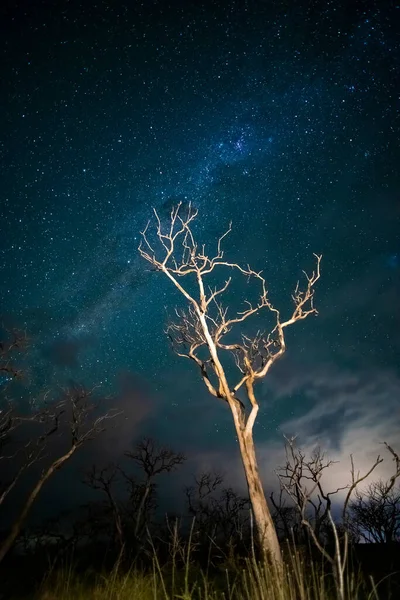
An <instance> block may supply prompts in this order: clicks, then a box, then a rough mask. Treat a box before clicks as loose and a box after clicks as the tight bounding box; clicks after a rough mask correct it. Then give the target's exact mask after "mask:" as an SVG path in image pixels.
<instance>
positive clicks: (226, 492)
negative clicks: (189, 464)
mask: <svg viewBox="0 0 400 600" xmlns="http://www.w3.org/2000/svg"><path fill="white" fill-rule="evenodd" d="M222 484H223V477H222V475H220V474H218V473H214V474H212V473H209V472H205V473H202V474H201V475H199V476H197V477H195V478H194V485H191V486H188V487H186V489H185V494H186V501H187V508H188V511H189V515H191V516H192V517H194V518H195V524H194V529H195V532H196V534H197V536H198V537H200V538H201V542H203V543H201V544H200V545H201V546H203V547H204V546H205V544H204V542H207V541H209V540H212V543H213V544H214V546H216V547H218V549H219V550H221V546H223V547H225V548H226V547H227V546H229V545H231V546H232V547H233V546H234V545H237V543H238V542H239V541H240V542H242V541H243V539H244V538H245V532H247V531H249V529H250V523H249V512H248V511H249V508H250V501H249V499H248V498H244V497H241V496H240V495H239V494H238V493H236V492H235V491H234V490H233V488H231V487H222ZM217 544H218V546H217Z"/></svg>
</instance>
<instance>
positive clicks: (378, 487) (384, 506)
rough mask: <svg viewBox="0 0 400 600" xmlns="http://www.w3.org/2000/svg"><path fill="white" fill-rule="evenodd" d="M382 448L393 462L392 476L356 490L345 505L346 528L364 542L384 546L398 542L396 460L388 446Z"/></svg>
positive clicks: (399, 459)
mask: <svg viewBox="0 0 400 600" xmlns="http://www.w3.org/2000/svg"><path fill="white" fill-rule="evenodd" d="M385 446H386V449H387V450H388V452H390V454H391V455H392V458H393V461H394V462H395V470H394V474H393V475H392V476H391V477H390V478H389V479H388V480H387V481H383V480H382V479H379V480H378V481H374V482H373V483H371V484H369V485H368V486H367V488H366V489H365V490H364V491H361V490H356V493H355V499H354V500H353V501H352V502H350V504H349V511H348V517H347V527H348V529H349V531H351V532H352V533H353V534H354V535H356V536H358V537H359V538H361V539H363V540H364V541H366V542H375V543H383V544H387V543H390V542H400V487H399V486H397V487H396V486H395V483H396V481H397V479H398V478H399V477H400V457H399V455H398V454H397V453H396V452H395V451H394V450H393V448H392V447H391V446H389V444H386V443H385Z"/></svg>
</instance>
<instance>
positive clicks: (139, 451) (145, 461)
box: [124, 438, 185, 537]
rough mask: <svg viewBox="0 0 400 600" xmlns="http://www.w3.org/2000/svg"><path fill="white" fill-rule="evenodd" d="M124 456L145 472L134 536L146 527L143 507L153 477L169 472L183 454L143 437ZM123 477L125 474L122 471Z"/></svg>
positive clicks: (181, 459) (178, 463)
mask: <svg viewBox="0 0 400 600" xmlns="http://www.w3.org/2000/svg"><path fill="white" fill-rule="evenodd" d="M125 456H126V457H127V458H130V459H131V460H133V461H134V462H135V463H136V464H137V465H138V466H139V467H140V469H141V470H143V471H144V473H145V481H144V484H143V488H142V489H141V498H140V502H139V505H138V507H137V513H136V518H135V530H134V534H135V536H136V537H138V536H139V534H140V533H141V532H142V531H143V529H144V528H145V527H146V519H145V513H146V511H145V507H146V503H147V502H148V500H149V498H150V494H151V490H152V488H153V486H154V479H155V478H156V477H157V475H160V474H161V473H170V472H171V471H174V470H175V469H177V468H178V467H179V466H180V465H182V464H183V463H184V461H185V456H184V454H182V452H174V451H173V450H172V449H171V448H168V447H167V446H160V445H158V444H156V442H155V441H154V440H153V439H151V438H144V439H143V440H141V441H140V442H138V444H136V446H135V448H134V449H133V450H130V451H128V452H125ZM124 475H125V477H126V478H127V479H129V478H128V477H127V475H126V474H125V473H124Z"/></svg>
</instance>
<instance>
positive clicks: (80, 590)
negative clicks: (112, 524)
mask: <svg viewBox="0 0 400 600" xmlns="http://www.w3.org/2000/svg"><path fill="white" fill-rule="evenodd" d="M178 542H179V541H178V540H175V542H174V541H173V542H172V544H171V546H170V560H168V561H167V563H166V564H164V565H162V564H161V563H160V561H159V559H158V557H157V554H156V553H154V556H153V559H152V564H151V567H150V568H148V569H147V570H141V569H139V568H138V567H136V566H135V565H133V566H132V567H131V568H129V569H126V568H123V567H122V565H121V563H120V562H119V561H118V562H117V564H116V565H115V567H114V569H113V570H112V571H111V573H108V574H96V573H91V572H87V573H86V574H84V575H77V573H76V571H75V570H74V569H73V567H72V564H69V565H65V566H64V567H62V568H59V569H58V570H57V571H53V572H51V573H49V574H48V575H47V576H46V578H45V580H44V581H43V583H42V585H41V586H40V589H39V590H38V592H37V593H36V595H35V596H30V597H34V598H35V600H89V599H91V600H336V598H337V594H336V591H335V588H334V582H333V578H332V576H331V574H329V573H328V572H326V571H325V570H324V566H323V564H322V563H321V562H320V561H318V560H314V561H309V560H306V559H304V558H303V556H302V554H301V553H300V552H299V551H298V550H296V549H293V548H290V547H289V546H288V548H287V551H286V552H285V564H284V569H283V574H282V576H281V577H279V576H278V574H277V572H276V571H275V570H274V569H272V568H271V567H268V566H263V565H260V564H259V563H258V562H257V561H256V560H255V559H254V558H249V559H246V560H245V561H244V562H243V561H242V562H241V564H240V565H239V564H236V565H235V564H232V560H231V561H230V564H229V565H228V566H226V567H225V568H221V569H219V570H217V571H215V570H213V569H211V568H210V567H209V566H207V568H206V569H205V570H204V569H203V570H202V569H200V567H199V566H198V564H197V563H196V561H195V560H194V559H193V556H192V555H193V547H192V545H191V543H190V540H189V542H188V543H187V544H186V545H180V543H178ZM174 544H175V545H174ZM379 587H380V586H379V585H376V584H374V582H373V581H372V580H370V579H369V578H363V576H362V575H361V573H351V572H349V573H348V575H347V578H346V595H345V598H346V600H382V599H383V600H389V599H390V598H391V597H392V598H393V599H394V598H395V597H396V595H393V596H390V594H388V591H387V589H385V592H384V593H383V595H382V596H380V595H379V593H380V591H379Z"/></svg>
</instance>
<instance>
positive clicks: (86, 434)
mask: <svg viewBox="0 0 400 600" xmlns="http://www.w3.org/2000/svg"><path fill="white" fill-rule="evenodd" d="M92 396H93V391H89V390H86V389H85V388H78V387H75V388H70V389H67V390H65V391H64V393H63V398H62V400H60V401H59V402H56V403H55V404H54V405H53V406H52V405H49V406H48V407H47V408H46V409H45V410H42V411H41V412H40V413H39V414H38V415H35V421H36V422H39V423H41V424H43V426H44V433H43V434H41V435H40V436H39V437H38V438H36V439H35V440H34V441H28V442H27V444H26V445H25V446H24V450H25V451H26V452H27V453H28V456H27V458H26V460H25V461H23V467H22V468H20V469H19V470H18V472H17V475H16V476H14V478H13V479H12V481H11V482H10V483H8V485H7V486H6V488H5V490H3V495H2V497H3V500H4V497H5V496H4V494H5V493H6V494H8V493H10V491H11V490H12V489H13V488H14V487H15V485H16V483H17V481H18V479H19V478H20V476H21V474H22V472H23V471H24V470H26V468H28V467H29V466H31V465H32V464H33V463H34V462H37V461H38V460H39V459H41V458H42V457H44V454H45V451H47V450H49V448H48V444H47V442H48V440H49V438H50V437H52V436H53V435H55V434H56V433H59V434H60V435H62V434H64V439H65V438H67V436H68V438H69V443H68V447H67V448H66V449H65V451H64V452H63V453H62V454H61V456H59V457H58V458H56V459H54V460H52V461H51V463H50V465H48V466H47V467H45V468H44V469H43V470H42V472H41V473H40V475H39V476H38V479H37V481H36V482H35V484H34V486H33V488H32V489H31V490H30V491H29V493H28V495H27V497H26V498H25V500H24V502H23V505H22V509H21V510H20V512H19V514H18V515H17V517H16V519H15V521H14V523H13V524H12V526H11V528H10V530H9V532H8V534H7V535H6V537H5V539H4V540H3V541H2V542H1V544H0V562H1V561H2V560H3V559H4V557H5V556H6V554H7V553H8V552H9V550H10V549H11V547H12V546H13V544H14V542H15V540H16V539H17V537H18V535H19V534H20V532H21V530H22V527H23V525H24V523H25V521H26V519H27V517H28V514H29V512H30V510H31V508H32V506H33V504H34V502H35V501H36V499H37V497H38V496H39V494H40V492H41V490H42V488H43V486H44V485H45V483H46V482H47V481H48V480H49V479H50V478H51V477H52V476H53V474H54V473H55V472H56V471H58V470H59V469H61V467H62V466H63V465H64V464H65V463H66V462H67V461H68V460H70V458H71V457H72V456H73V455H74V454H75V452H76V451H77V450H79V448H80V447H81V446H83V444H85V443H86V442H88V441H89V440H91V439H93V438H94V437H95V436H97V435H98V434H99V433H101V432H102V431H104V429H105V425H106V422H107V421H108V420H109V419H112V418H113V417H115V416H116V414H117V413H115V412H107V413H106V414H103V415H101V416H98V417H92V416H91V413H92V412H93V410H94V409H95V405H94V404H93V401H92ZM21 419H22V420H24V419H23V418H22V417H21ZM9 423H11V425H10V427H9V429H8V433H7V435H9V434H10V432H11V431H12V427H13V425H12V424H13V423H14V421H13V420H12V419H11V421H9ZM8 458H10V457H8ZM27 461H28V462H27Z"/></svg>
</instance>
